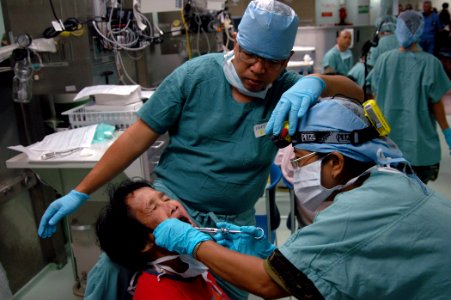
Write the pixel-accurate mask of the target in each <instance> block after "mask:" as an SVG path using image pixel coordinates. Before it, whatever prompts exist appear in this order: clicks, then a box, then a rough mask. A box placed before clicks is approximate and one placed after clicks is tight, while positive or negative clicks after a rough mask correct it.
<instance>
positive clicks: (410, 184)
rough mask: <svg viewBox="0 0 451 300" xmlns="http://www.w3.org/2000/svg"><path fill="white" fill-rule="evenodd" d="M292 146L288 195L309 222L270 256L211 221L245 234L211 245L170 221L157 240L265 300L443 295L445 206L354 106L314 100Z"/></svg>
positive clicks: (446, 283) (450, 222)
mask: <svg viewBox="0 0 451 300" xmlns="http://www.w3.org/2000/svg"><path fill="white" fill-rule="evenodd" d="M351 132H352V133H353V134H351ZM356 135H358V142H357V140H353V139H352V138H350V137H355V136H356ZM324 137H328V138H327V139H325V138H324ZM293 146H294V148H295V156H296V158H295V159H293V160H292V163H293V165H294V166H295V174H294V191H295V193H296V198H297V199H298V200H300V201H303V202H304V203H303V204H304V205H306V204H307V203H308V207H309V208H310V210H312V211H313V212H315V214H316V216H315V218H314V220H313V223H312V224H310V225H308V226H305V227H303V228H302V229H299V230H297V231H296V232H295V233H294V234H293V235H292V236H291V237H289V238H288V241H287V242H286V243H285V244H283V245H281V246H280V247H279V248H278V249H275V248H274V246H273V245H272V244H269V242H268V241H267V240H262V239H260V240H257V239H254V238H253V235H252V232H253V228H252V227H239V226H235V225H231V224H227V223H221V224H218V226H219V227H220V228H226V229H235V230H241V231H243V232H244V233H241V234H221V233H220V234H217V235H215V236H214V238H215V239H216V241H217V243H216V242H214V241H212V240H211V237H210V236H209V235H206V234H205V233H202V232H199V231H198V230H196V229H195V228H193V227H192V226H191V225H190V224H187V223H185V222H181V221H180V220H178V219H167V220H165V221H163V222H162V223H161V224H159V225H158V226H157V227H156V228H155V230H154V237H155V243H156V244H157V245H159V246H161V247H164V248H167V249H170V250H174V251H177V252H179V253H183V254H190V255H193V256H194V257H196V258H197V259H198V260H200V261H202V262H203V263H204V264H205V265H207V266H208V267H210V269H211V270H212V271H213V272H215V273H216V274H218V275H219V276H221V277H223V278H224V279H226V280H228V281H230V282H233V283H234V284H236V285H239V286H241V287H242V288H243V289H246V290H248V291H250V292H252V293H254V294H257V295H259V296H260V297H262V298H265V299H273V298H278V297H284V296H287V295H293V296H294V297H296V298H297V299H384V300H398V299H435V300H440V299H443V300H445V299H448V298H449V295H451V275H450V272H449V270H450V268H451V258H450V256H449V249H450V248H451V236H450V235H449V232H450V230H451V201H450V200H449V199H446V198H445V197H444V196H443V195H440V194H438V193H436V192H434V191H432V190H430V189H428V188H427V186H425V185H424V184H423V183H422V182H421V181H420V180H419V179H418V177H417V176H416V175H415V174H414V173H413V172H412V170H411V169H410V167H409V163H408V162H407V161H406V160H405V159H404V158H403V156H402V153H401V151H400V150H399V149H398V148H397V147H396V145H395V144H394V143H393V142H392V141H391V140H390V139H389V138H386V137H380V136H379V134H378V133H377V131H376V129H375V128H374V127H372V125H371V124H370V121H369V120H368V119H367V118H366V117H365V115H364V112H363V109H362V106H361V105H360V104H356V103H355V102H353V101H350V100H349V99H342V98H334V99H323V100H321V101H319V103H317V104H316V105H314V106H313V107H312V108H311V109H310V110H309V111H308V112H307V115H306V116H305V117H304V118H303V119H302V120H301V124H300V126H299V129H298V132H297V136H295V137H294V140H293ZM297 205H299V203H297ZM322 205H323V206H324V207H323V208H322V209H321V208H320V207H321V206H322ZM218 244H219V245H218ZM221 245H224V246H226V247H227V248H229V249H226V248H224V247H222V246H221ZM231 250H238V251H239V252H241V253H238V252H235V251H231ZM243 253H247V254H249V255H245V254H243ZM251 255H254V256H251ZM256 256H258V257H256ZM259 257H263V259H261V258H259Z"/></svg>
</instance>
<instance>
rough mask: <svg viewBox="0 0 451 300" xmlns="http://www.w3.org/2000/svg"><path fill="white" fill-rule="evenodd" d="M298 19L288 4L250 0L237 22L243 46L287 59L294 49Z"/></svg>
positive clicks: (272, 0)
mask: <svg viewBox="0 0 451 300" xmlns="http://www.w3.org/2000/svg"><path fill="white" fill-rule="evenodd" d="M298 24H299V19H298V17H297V15H296V13H295V12H294V11H293V9H291V8H290V7H289V6H288V5H285V4H283V3H281V2H278V1H274V0H254V1H251V2H250V3H249V5H248V6H247V8H246V11H245V12H244V15H243V17H242V19H241V22H240V25H239V26H238V35H237V41H238V44H239V45H240V47H242V48H243V49H244V50H246V51H248V52H250V53H253V54H256V55H258V56H261V57H264V58H268V59H276V60H280V59H286V58H288V57H289V56H290V53H291V50H292V49H293V45H294V40H295V39H296V33H297V30H298Z"/></svg>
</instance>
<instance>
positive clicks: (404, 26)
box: [371, 10, 451, 183]
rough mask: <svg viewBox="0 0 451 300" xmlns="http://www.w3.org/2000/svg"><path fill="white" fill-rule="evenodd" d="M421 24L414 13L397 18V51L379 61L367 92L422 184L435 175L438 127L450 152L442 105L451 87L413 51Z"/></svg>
mask: <svg viewBox="0 0 451 300" xmlns="http://www.w3.org/2000/svg"><path fill="white" fill-rule="evenodd" d="M423 24H424V21H423V16H422V15H421V14H419V13H417V12H415V11H413V10H408V11H405V12H403V13H401V14H400V15H399V17H398V20H397V25H396V30H395V34H396V37H397V39H398V41H399V43H400V45H401V47H400V48H399V49H396V50H392V51H389V52H385V53H384V54H382V55H381V56H380V57H379V58H378V60H377V62H376V65H375V66H374V68H373V71H372V78H371V87H372V90H373V92H374V94H375V95H376V100H377V102H378V104H379V106H380V107H381V109H382V112H383V113H384V115H385V116H386V117H387V120H388V122H389V124H390V125H391V127H392V132H391V133H390V137H391V138H392V139H393V141H395V142H396V144H398V146H399V148H400V149H401V151H402V152H403V153H404V156H405V158H406V159H407V160H409V161H410V163H411V164H412V166H413V168H414V170H415V172H416V173H417V175H418V176H419V177H420V178H421V180H423V181H424V182H425V183H427V182H428V181H429V180H435V179H436V178H437V175H438V172H439V163H440V158H441V154H440V140H439V136H438V133H437V129H436V128H437V124H438V125H439V126H440V129H441V130H442V132H443V135H444V137H445V139H446V142H447V144H448V147H449V148H450V149H451V129H450V128H449V125H448V122H447V120H446V115H445V110H444V106H443V102H442V97H443V96H444V95H445V94H446V93H447V92H448V90H449V89H450V88H451V83H450V81H449V79H448V76H447V75H446V73H445V70H444V69H443V66H442V64H441V63H440V61H439V60H438V59H437V58H435V57H434V56H433V55H432V54H429V53H427V52H424V51H423V50H421V48H420V47H419V46H418V41H419V39H420V36H421V32H422V30H423Z"/></svg>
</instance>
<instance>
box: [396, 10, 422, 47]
mask: <svg viewBox="0 0 451 300" xmlns="http://www.w3.org/2000/svg"><path fill="white" fill-rule="evenodd" d="M423 27H424V19H423V16H422V15H421V14H420V13H418V12H416V11H413V10H407V11H405V12H402V13H401V14H400V15H399V16H398V20H397V22H396V30H395V34H396V38H397V39H398V41H399V43H400V44H401V46H402V47H404V48H409V47H410V46H411V45H412V44H413V43H417V42H418V41H419V40H420V37H421V34H422V33H423Z"/></svg>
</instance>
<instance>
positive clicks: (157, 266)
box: [127, 255, 222, 295]
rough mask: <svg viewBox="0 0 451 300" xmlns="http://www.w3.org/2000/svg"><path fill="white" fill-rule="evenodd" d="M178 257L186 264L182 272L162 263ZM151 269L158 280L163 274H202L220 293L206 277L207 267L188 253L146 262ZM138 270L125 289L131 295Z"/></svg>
mask: <svg viewBox="0 0 451 300" xmlns="http://www.w3.org/2000/svg"><path fill="white" fill-rule="evenodd" d="M177 258H179V259H180V260H181V261H183V262H184V263H186V264H188V269H187V270H186V271H185V272H183V273H180V272H177V271H175V270H174V269H173V268H171V267H169V266H167V265H166V264H163V263H164V262H167V261H171V260H174V259H177ZM147 265H148V266H149V267H150V268H151V269H153V270H154V271H155V272H157V273H158V281H160V277H161V276H163V275H165V274H177V275H178V276H181V277H183V278H193V277H197V276H199V275H201V276H202V278H203V279H204V280H205V281H206V282H207V283H210V284H211V286H212V287H213V288H214V289H215V290H216V291H217V292H218V293H219V294H222V292H221V290H220V289H219V288H218V287H217V286H216V285H215V284H214V283H213V282H212V281H211V280H210V279H208V268H207V267H206V266H205V265H204V264H203V263H201V262H200V261H197V260H195V259H194V258H192V257H191V256H189V255H169V256H164V257H160V258H158V259H156V260H154V261H152V262H149V263H148V264H147ZM139 274H140V272H136V273H135V274H134V275H133V276H132V278H131V280H130V284H129V286H128V289H127V291H128V292H129V293H130V294H131V295H133V294H134V293H135V288H136V282H137V277H138V276H139Z"/></svg>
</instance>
